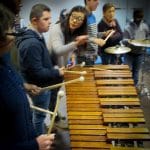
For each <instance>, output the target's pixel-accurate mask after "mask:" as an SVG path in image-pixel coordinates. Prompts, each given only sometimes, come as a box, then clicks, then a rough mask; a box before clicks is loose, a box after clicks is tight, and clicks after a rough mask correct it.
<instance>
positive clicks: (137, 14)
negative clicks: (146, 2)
mask: <svg viewBox="0 0 150 150" xmlns="http://www.w3.org/2000/svg"><path fill="white" fill-rule="evenodd" d="M143 17H144V12H143V10H142V9H134V11H133V18H141V19H142V18H143Z"/></svg>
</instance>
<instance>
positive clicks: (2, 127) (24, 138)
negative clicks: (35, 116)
mask: <svg viewBox="0 0 150 150" xmlns="http://www.w3.org/2000/svg"><path fill="white" fill-rule="evenodd" d="M0 120H1V121H0V150H38V144H37V142H36V139H35V138H36V134H35V131H34V128H33V124H32V114H31V112H30V108H29V104H28V100H27V97H26V93H25V91H24V88H23V82H22V80H21V78H20V77H19V76H18V75H17V74H16V72H15V71H14V70H13V69H12V68H11V66H9V65H8V64H7V63H6V62H5V61H3V59H2V58H0Z"/></svg>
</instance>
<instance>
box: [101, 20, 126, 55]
mask: <svg viewBox="0 0 150 150" xmlns="http://www.w3.org/2000/svg"><path fill="white" fill-rule="evenodd" d="M115 22H116V26H115V27H111V26H109V25H108V24H107V23H106V22H105V21H104V20H103V19H102V20H101V21H100V22H99V23H98V32H104V31H107V30H111V29H113V30H115V31H116V32H115V33H114V34H113V35H112V36H111V37H110V38H109V39H108V40H107V42H106V44H105V45H104V46H103V47H101V48H99V53H104V50H105V48H107V47H111V46H116V45H118V44H119V42H120V41H121V40H122V38H123V32H122V30H121V28H120V25H119V24H118V21H117V20H116V19H115Z"/></svg>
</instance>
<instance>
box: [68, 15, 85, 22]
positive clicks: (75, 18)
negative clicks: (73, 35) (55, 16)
mask: <svg viewBox="0 0 150 150" xmlns="http://www.w3.org/2000/svg"><path fill="white" fill-rule="evenodd" d="M70 17H71V20H76V21H77V22H83V21H84V18H83V17H81V16H76V15H74V14H72V15H71V16H70Z"/></svg>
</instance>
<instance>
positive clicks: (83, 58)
mask: <svg viewBox="0 0 150 150" xmlns="http://www.w3.org/2000/svg"><path fill="white" fill-rule="evenodd" d="M95 60H96V58H95V57H91V58H90V57H86V56H77V63H78V64H81V63H82V62H85V64H86V65H88V66H90V65H91V66H92V65H94V62H95Z"/></svg>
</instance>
